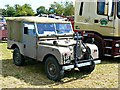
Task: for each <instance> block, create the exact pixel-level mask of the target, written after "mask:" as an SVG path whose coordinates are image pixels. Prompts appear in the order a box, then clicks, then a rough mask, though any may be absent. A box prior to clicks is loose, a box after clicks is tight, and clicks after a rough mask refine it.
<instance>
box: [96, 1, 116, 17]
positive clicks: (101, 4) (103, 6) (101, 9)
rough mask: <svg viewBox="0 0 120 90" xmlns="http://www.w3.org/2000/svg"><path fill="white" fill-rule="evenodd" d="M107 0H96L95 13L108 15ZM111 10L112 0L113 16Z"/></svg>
mask: <svg viewBox="0 0 120 90" xmlns="http://www.w3.org/2000/svg"><path fill="white" fill-rule="evenodd" d="M108 5H109V3H108V0H98V2H97V14H98V15H105V16H107V15H108ZM113 11H114V2H113V6H112V16H113Z"/></svg>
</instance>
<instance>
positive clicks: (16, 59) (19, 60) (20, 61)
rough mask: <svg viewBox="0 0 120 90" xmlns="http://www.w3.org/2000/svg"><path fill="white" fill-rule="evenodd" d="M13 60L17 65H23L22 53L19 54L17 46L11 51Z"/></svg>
mask: <svg viewBox="0 0 120 90" xmlns="http://www.w3.org/2000/svg"><path fill="white" fill-rule="evenodd" d="M13 62H14V64H15V65H17V66H23V65H24V62H25V60H24V58H23V55H21V54H20V51H19V49H18V48H15V49H14V51H13Z"/></svg>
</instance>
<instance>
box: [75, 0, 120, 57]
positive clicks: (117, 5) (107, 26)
mask: <svg viewBox="0 0 120 90" xmlns="http://www.w3.org/2000/svg"><path fill="white" fill-rule="evenodd" d="M74 28H75V30H78V31H81V32H84V33H85V34H84V38H85V39H84V42H88V43H92V42H93V41H92V39H94V42H93V43H95V44H96V45H97V46H98V48H99V57H101V58H103V57H104V56H106V57H120V0H92V1H91V0H76V1H75V25H74Z"/></svg>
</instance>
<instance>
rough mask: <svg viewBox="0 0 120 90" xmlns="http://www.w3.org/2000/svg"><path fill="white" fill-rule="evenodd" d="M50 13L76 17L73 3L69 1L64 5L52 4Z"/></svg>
mask: <svg viewBox="0 0 120 90" xmlns="http://www.w3.org/2000/svg"><path fill="white" fill-rule="evenodd" d="M49 13H52V14H59V15H65V16H71V15H74V6H73V2H69V1H66V2H63V3H62V2H61V3H57V2H54V3H53V4H50V8H49Z"/></svg>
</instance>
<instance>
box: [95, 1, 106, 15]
mask: <svg viewBox="0 0 120 90" xmlns="http://www.w3.org/2000/svg"><path fill="white" fill-rule="evenodd" d="M103 1H104V2H103ZM103 1H101V0H98V2H97V14H99V15H104V14H105V0H103Z"/></svg>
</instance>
